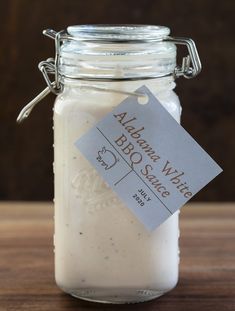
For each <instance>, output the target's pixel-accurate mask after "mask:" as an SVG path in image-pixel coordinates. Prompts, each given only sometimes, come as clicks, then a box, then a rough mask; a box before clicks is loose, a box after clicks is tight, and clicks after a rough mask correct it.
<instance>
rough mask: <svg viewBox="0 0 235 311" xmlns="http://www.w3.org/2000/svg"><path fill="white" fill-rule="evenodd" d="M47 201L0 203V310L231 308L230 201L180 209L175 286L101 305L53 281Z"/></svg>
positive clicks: (234, 277)
mask: <svg viewBox="0 0 235 311" xmlns="http://www.w3.org/2000/svg"><path fill="white" fill-rule="evenodd" d="M52 219H53V207H52V204H51V203H1V204H0V310H1V311H3V310H6V311H13V310H14V311H21V310H24V311H29V310H30V311H39V310H40V311H43V310H48V311H49V310H50V311H60V310H70V311H73V310H76V311H81V310H89V311H92V310H136V311H139V310H146V311H151V310H156V311H161V310H164V311H168V310H171V311H173V310H174V311H178V310H183V311H194V310H195V311H204V310H213V311H217V310H218V311H224V310H235V204H224V203H220V204H195V203H194V204H189V205H188V206H186V207H184V208H183V209H182V213H181V238H180V247H181V263H180V281H179V284H178V286H177V287H176V288H175V289H174V290H173V291H171V292H170V293H168V294H167V295H165V296H162V297H161V298H159V299H156V300H154V301H151V302H146V303H140V304H132V305H109V304H108V305H103V304H96V303H89V302H85V301H82V300H78V299H75V298H72V297H70V296H69V295H66V294H64V293H62V292H61V291H60V290H59V289H58V288H57V287H56V285H55V282H54V271H53V251H52V250H53V246H52V245H53V242H52V237H53V221H52Z"/></svg>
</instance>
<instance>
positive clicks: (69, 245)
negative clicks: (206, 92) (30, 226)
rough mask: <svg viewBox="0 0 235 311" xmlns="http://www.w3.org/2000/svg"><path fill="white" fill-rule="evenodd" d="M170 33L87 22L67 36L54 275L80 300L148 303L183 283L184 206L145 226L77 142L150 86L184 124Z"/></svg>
mask: <svg viewBox="0 0 235 311" xmlns="http://www.w3.org/2000/svg"><path fill="white" fill-rule="evenodd" d="M169 33H170V30H169V29H168V28H167V27H163V26H139V25H136V26H135V25H130V26H128V25H120V26H118V25H117V26H109V25H84V26H71V27H68V29H67V32H66V34H64V35H63V36H64V38H63V40H62V44H61V45H60V53H59V62H58V71H59V77H60V83H61V85H63V92H61V93H60V94H59V95H58V96H57V98H56V102H55V106H54V155H55V161H54V174H55V275H56V282H57V284H58V286H59V287H60V288H61V289H62V290H63V291H65V292H67V293H69V294H71V295H73V296H75V297H78V298H81V299H85V300H89V301H96V302H103V303H134V302H142V301H146V300H151V299H153V298H156V297H159V296H161V295H162V294H164V293H166V292H168V291H169V290H171V289H172V288H174V287H175V285H176V284H177V281H178V266H179V248H178V237H179V225H178V218H179V213H178V212H176V213H175V214H173V215H172V216H171V217H170V218H169V219H168V220H166V221H165V222H164V223H163V224H162V225H160V226H159V227H158V228H157V229H155V230H154V231H153V232H148V231H147V230H146V229H145V227H144V225H143V224H142V223H140V222H139V221H138V220H137V218H136V217H135V216H134V214H132V212H131V211H130V210H129V209H128V208H127V207H126V206H124V204H123V203H122V202H121V200H120V199H119V198H118V197H117V195H116V194H115V193H114V192H113V191H112V190H111V188H109V187H108V186H107V184H106V183H105V182H104V181H103V179H102V178H101V176H99V174H98V173H97V171H96V170H95V169H94V168H93V167H92V166H91V164H90V163H89V162H88V160H87V159H86V158H85V157H84V156H83V155H82V154H81V153H80V151H79V150H78V149H77V148H76V146H75V144H74V143H75V142H76V141H77V140H78V139H79V138H80V137H81V136H82V135H83V134H85V133H86V132H87V131H88V130H89V129H90V128H91V127H93V126H94V125H95V124H96V122H97V121H99V120H100V119H101V118H102V117H104V116H105V115H106V114H107V113H109V112H111V111H112V109H113V108H114V107H115V106H117V105H118V104H119V103H120V102H121V101H122V100H123V99H125V98H126V97H127V95H128V94H129V93H134V92H135V90H136V89H137V88H139V87H141V86H143V85H146V86H147V87H148V88H149V89H150V91H151V92H152V93H153V94H154V95H155V96H156V97H157V98H158V99H159V101H160V102H161V104H162V105H163V106H164V107H165V108H166V109H167V110H168V112H169V113H170V114H171V115H172V116H173V117H174V118H175V120H176V121H177V122H180V115H181V106H180V102H179V99H178V96H177V95H176V94H175V92H174V87H175V81H174V78H175V73H176V68H177V70H178V73H180V69H179V68H178V67H176V45H175V42H174V40H168V38H169V37H168V36H169ZM188 68H189V67H188ZM190 68H191V67H190ZM181 73H182V75H184V74H183V70H182V72H181ZM191 73H192V72H191ZM189 74H190V73H189ZM179 75H180V74H179Z"/></svg>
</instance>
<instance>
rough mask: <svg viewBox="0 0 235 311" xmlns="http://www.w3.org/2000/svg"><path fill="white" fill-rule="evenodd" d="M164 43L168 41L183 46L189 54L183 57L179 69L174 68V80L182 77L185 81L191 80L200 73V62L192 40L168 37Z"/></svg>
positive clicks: (177, 67)
mask: <svg viewBox="0 0 235 311" xmlns="http://www.w3.org/2000/svg"><path fill="white" fill-rule="evenodd" d="M164 41H169V42H172V43H175V44H179V45H185V46H186V47H187V49H188V52H189V55H187V56H185V57H183V60H182V65H181V67H180V66H176V67H175V71H174V75H175V77H176V78H179V77H181V76H183V77H184V78H186V79H191V78H194V77H196V76H197V75H198V74H199V73H200V72H201V70H202V65H201V61H200V58H199V55H198V52H197V48H196V45H195V43H194V41H193V40H192V39H189V38H181V37H168V38H166V39H165V40H164ZM191 63H192V67H191Z"/></svg>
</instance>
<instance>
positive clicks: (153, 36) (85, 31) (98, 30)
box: [67, 24, 170, 42]
mask: <svg viewBox="0 0 235 311" xmlns="http://www.w3.org/2000/svg"><path fill="white" fill-rule="evenodd" d="M67 33H68V35H70V36H72V38H74V39H75V40H85V41H87V40H88V41H102V40H105V41H107V40H108V41H113V42H115V41H117V42H120V41H122V42H130V41H145V42H148V41H159V40H162V39H164V38H166V37H167V36H168V35H169V34H170V29H169V28H168V27H166V26H158V25H142V24H91V25H74V26H69V27H67Z"/></svg>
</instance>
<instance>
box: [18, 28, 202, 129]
mask: <svg viewBox="0 0 235 311" xmlns="http://www.w3.org/2000/svg"><path fill="white" fill-rule="evenodd" d="M43 34H44V35H45V36H47V37H49V38H51V39H53V40H54V41H55V58H48V59H47V60H45V61H42V62H40V63H39V65H38V68H39V70H40V71H41V73H42V75H43V77H44V79H45V81H46V84H47V87H46V88H45V89H44V90H43V91H42V92H41V93H40V94H38V95H37V96H36V97H35V98H34V99H33V100H32V101H31V102H29V103H28V104H27V105H26V106H25V107H24V108H23V109H22V110H21V112H20V114H19V116H18V118H17V122H18V123H21V122H22V121H23V120H25V119H26V118H27V117H28V116H29V114H30V113H31V111H32V110H33V108H34V107H35V106H36V105H37V103H38V102H40V101H41V100H42V99H43V98H44V97H45V96H47V95H48V94H49V93H51V92H52V93H54V94H55V95H58V94H60V93H61V92H62V91H63V84H62V83H61V82H60V75H59V58H60V45H61V42H63V41H64V40H66V39H69V40H73V39H74V38H71V37H68V35H67V34H66V32H65V31H63V30H62V31H59V32H56V31H54V30H52V29H46V30H44V31H43ZM163 41H169V42H172V43H175V44H179V45H185V46H186V47H187V48H188V52H189V55H187V56H185V57H183V60H182V65H181V66H176V67H175V70H174V72H173V75H174V77H175V78H178V77H181V76H183V77H185V78H187V79H191V78H194V77H195V76H197V75H198V74H199V73H200V71H201V68H202V67H201V62H200V58H199V55H198V52H197V48H196V46H195V43H194V41H193V40H192V39H188V38H180V37H167V38H165V39H163ZM146 42H147V41H146ZM191 64H192V66H191ZM51 75H53V76H54V81H52V80H51V79H50V76H51ZM153 78H156V77H153ZM108 80H110V79H108ZM122 80H129V78H124V79H122ZM112 81H113V80H112Z"/></svg>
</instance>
